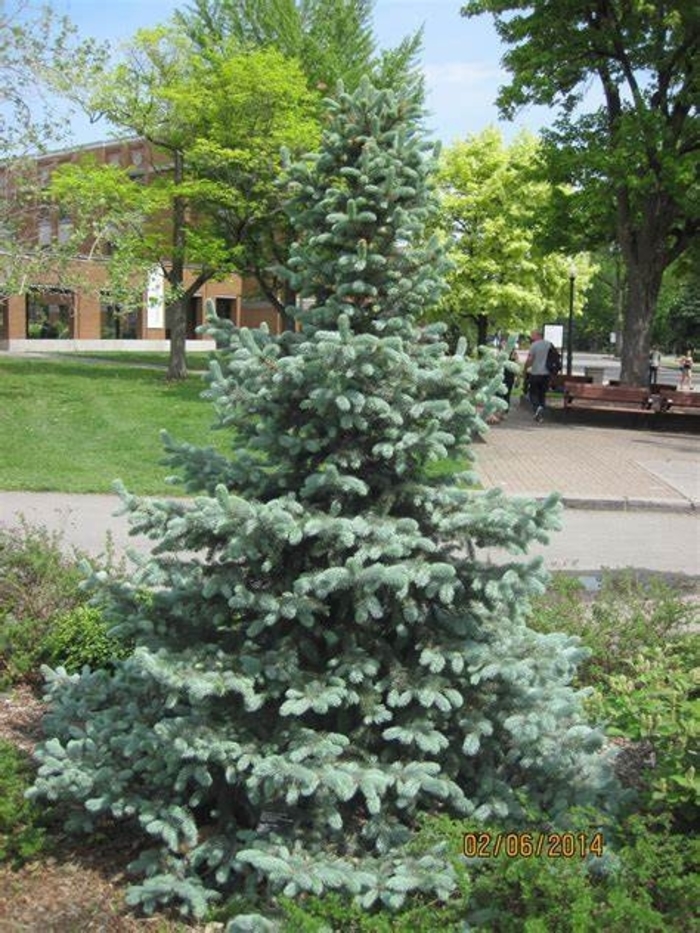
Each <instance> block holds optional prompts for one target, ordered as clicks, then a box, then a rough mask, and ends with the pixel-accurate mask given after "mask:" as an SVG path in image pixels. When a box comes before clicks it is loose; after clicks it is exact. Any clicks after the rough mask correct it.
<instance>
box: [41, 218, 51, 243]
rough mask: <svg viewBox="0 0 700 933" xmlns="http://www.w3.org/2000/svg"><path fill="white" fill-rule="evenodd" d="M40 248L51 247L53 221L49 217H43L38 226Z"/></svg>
mask: <svg viewBox="0 0 700 933" xmlns="http://www.w3.org/2000/svg"><path fill="white" fill-rule="evenodd" d="M38 237H39V246H41V247H42V249H43V248H46V247H47V246H51V220H50V219H49V218H48V217H41V218H40V219H39V226H38Z"/></svg>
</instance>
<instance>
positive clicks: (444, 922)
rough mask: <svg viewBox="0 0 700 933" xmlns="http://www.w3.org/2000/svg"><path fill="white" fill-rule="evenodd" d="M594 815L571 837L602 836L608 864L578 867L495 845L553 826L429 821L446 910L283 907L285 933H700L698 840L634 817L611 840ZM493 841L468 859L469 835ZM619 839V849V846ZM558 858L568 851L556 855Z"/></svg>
mask: <svg viewBox="0 0 700 933" xmlns="http://www.w3.org/2000/svg"><path fill="white" fill-rule="evenodd" d="M598 818H599V819H600V820H602V822H596V814H594V813H579V814H572V819H571V820H570V821H569V822H568V823H567V826H566V829H565V830H563V832H568V833H573V834H574V836H575V837H576V838H577V839H579V840H584V841H588V840H591V839H592V838H593V836H594V833H596V832H598V831H601V829H602V831H603V834H604V840H605V842H604V852H603V855H602V856H590V857H588V858H581V857H580V855H579V854H577V855H575V856H574V857H571V858H565V857H548V856H547V855H546V854H545V855H541V856H536V855H534V854H533V855H532V856H530V857H525V856H517V857H510V856H508V855H506V854H505V853H502V854H500V855H498V856H495V855H494V851H493V849H494V845H495V840H496V838H497V837H498V835H499V834H500V835H504V834H505V833H507V832H511V833H512V834H513V838H516V837H519V838H523V837H524V836H525V835H526V834H527V833H528V832H530V833H531V836H532V838H533V839H537V837H538V835H540V834H544V836H545V839H546V840H547V845H546V846H545V850H546V849H547V848H549V844H550V842H549V841H550V840H551V839H556V833H555V831H554V829H553V827H552V826H551V824H548V825H544V826H543V825H542V824H539V826H538V825H536V824H533V825H532V826H529V824H528V823H522V824H520V825H519V827H518V830H517V831H516V830H515V829H514V827H512V826H510V827H506V826H504V825H502V824H490V823H489V824H474V823H472V822H470V821H457V820H454V819H451V818H449V817H447V816H445V815H443V816H437V817H432V816H431V817H427V819H426V820H425V822H424V825H423V827H422V829H421V831H420V833H419V834H418V835H417V837H416V840H415V843H414V846H415V847H416V848H417V849H418V850H420V848H421V847H431V846H433V845H435V843H436V842H437V841H441V842H442V843H443V844H444V845H445V846H446V848H447V850H448V851H449V852H451V853H452V859H453V864H454V865H455V869H456V872H457V879H458V888H457V890H456V892H455V894H453V896H452V898H451V899H450V900H449V901H447V902H443V903H440V902H430V903H421V901H420V899H418V898H415V897H412V898H410V899H409V901H408V904H407V905H406V906H405V907H404V908H403V909H402V910H400V911H398V912H396V913H395V914H393V915H389V914H386V913H380V914H373V913H367V912H363V911H361V910H360V909H358V908H357V906H356V905H355V904H353V902H352V901H350V900H349V899H348V898H347V897H342V896H340V895H327V896H325V897H322V898H318V897H307V898H302V899H298V900H296V901H295V902H290V901H287V900H285V899H281V901H280V908H281V911H282V914H283V918H284V919H283V921H282V922H280V924H279V926H278V927H275V929H279V930H284V931H285V933H341V931H342V933H345V931H346V930H350V931H357V933H364V931H366V933H370V931H371V933H375V931H377V933H399V931H400V933H410V931H413V930H417V931H420V930H424V931H426V933H433V931H435V930H441V931H442V930H446V931H453V930H454V931H461V930H464V929H467V928H468V929H470V930H475V931H484V933H486V931H494V930H495V931H498V933H520V931H522V930H528V931H533V933H540V931H541V933H550V931H554V933H594V931H595V930H601V929H604V930H606V931H608V930H609V931H611V933H624V931H625V930H627V929H629V928H630V927H633V928H634V929H639V930H641V931H645V933H656V931H658V933H662V931H666V930H670V929H673V930H678V931H681V933H684V931H687V933H690V931H691V930H693V929H694V922H695V920H694V918H696V910H697V901H698V893H699V891H700V876H699V875H698V872H697V869H698V858H699V855H700V851H699V848H700V847H699V846H698V843H697V841H691V840H688V839H687V837H685V836H681V835H678V834H674V833H672V832H670V831H669V828H668V825H667V824H666V823H664V822H663V821H661V822H659V821H658V820H654V821H651V820H649V819H646V820H645V819H642V818H640V817H634V818H631V819H629V820H628V821H626V822H625V823H624V824H623V825H622V826H621V827H619V828H617V830H616V831H615V833H616V835H615V837H614V836H610V835H608V832H607V830H608V828H609V823H608V820H607V819H606V818H605V817H600V815H598ZM470 832H475V833H477V834H478V836H479V837H481V838H483V839H488V840H489V844H488V848H487V849H485V851H488V857H487V856H486V855H485V856H484V857H483V858H465V857H463V856H462V855H461V853H462V850H463V843H464V837H465V833H470ZM613 838H616V839H617V842H616V844H615V849H614V851H613V849H612V847H611V841H612V839H613ZM553 851H560V850H559V849H557V847H556V846H554V847H553Z"/></svg>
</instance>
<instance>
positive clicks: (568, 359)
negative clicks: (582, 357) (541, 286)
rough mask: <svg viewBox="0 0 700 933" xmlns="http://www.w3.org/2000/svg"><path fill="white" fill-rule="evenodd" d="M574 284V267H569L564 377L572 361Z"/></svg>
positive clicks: (568, 371) (569, 371)
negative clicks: (567, 326)
mask: <svg viewBox="0 0 700 933" xmlns="http://www.w3.org/2000/svg"><path fill="white" fill-rule="evenodd" d="M575 284H576V266H575V265H574V264H573V263H571V265H570V266H569V332H568V335H567V338H566V375H567V376H570V375H571V369H572V367H573V361H574V353H573V351H574V345H573V338H574V285H575Z"/></svg>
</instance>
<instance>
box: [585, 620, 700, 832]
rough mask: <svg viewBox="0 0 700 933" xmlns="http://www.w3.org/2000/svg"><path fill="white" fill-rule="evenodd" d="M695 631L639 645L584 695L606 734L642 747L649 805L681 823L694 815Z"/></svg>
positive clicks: (699, 668) (697, 792)
mask: <svg viewBox="0 0 700 933" xmlns="http://www.w3.org/2000/svg"><path fill="white" fill-rule="evenodd" d="M699 652H700V636H698V635H695V636H688V637H687V638H686V639H685V640H684V641H682V642H680V643H677V644H670V645H665V646H664V647H660V646H655V647H649V648H645V649H644V650H643V651H640V653H639V654H638V655H636V656H633V657H626V658H624V659H623V660H622V661H621V662H620V667H621V668H622V670H621V671H620V672H619V673H613V674H609V675H607V676H604V677H603V678H602V682H601V683H600V685H599V687H598V688H597V689H596V691H595V693H594V695H593V696H592V697H591V698H590V699H589V701H588V708H589V709H590V711H591V714H592V715H593V716H595V717H596V718H597V719H598V720H601V721H603V722H604V723H605V726H606V731H607V733H608V734H609V735H611V736H622V737H624V738H625V739H628V740H630V741H631V742H635V743H644V745H645V746H646V747H647V749H648V751H647V757H648V758H649V759H650V760H649V761H648V765H647V768H645V769H644V770H643V771H642V774H641V780H642V781H643V783H644V785H646V786H645V794H644V798H643V799H645V805H646V808H647V809H649V810H651V811H659V810H663V811H670V812H673V813H675V815H676V817H677V819H678V821H679V822H680V823H681V824H682V825H686V826H688V827H692V826H693V825H697V821H698V817H700V775H699V774H698V771H699V770H700V769H699V767H698V764H699V762H698V739H699V738H700V657H699Z"/></svg>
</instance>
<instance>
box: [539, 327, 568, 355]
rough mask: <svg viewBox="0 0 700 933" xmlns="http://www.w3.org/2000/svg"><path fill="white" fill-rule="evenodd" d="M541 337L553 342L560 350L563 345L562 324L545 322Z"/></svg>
mask: <svg viewBox="0 0 700 933" xmlns="http://www.w3.org/2000/svg"><path fill="white" fill-rule="evenodd" d="M543 337H544V339H545V340H549V342H550V343H553V344H554V346H555V347H557V349H558V350H561V348H562V347H563V346H564V325H563V324H545V325H544V334H543Z"/></svg>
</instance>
